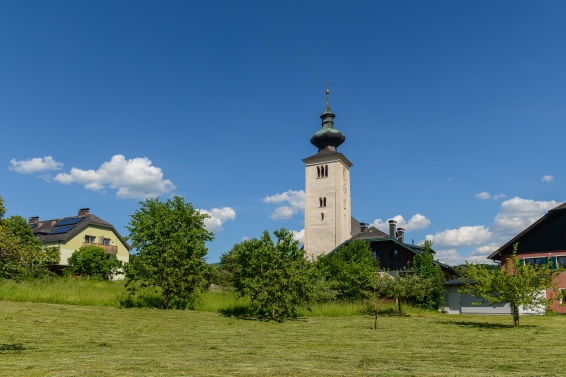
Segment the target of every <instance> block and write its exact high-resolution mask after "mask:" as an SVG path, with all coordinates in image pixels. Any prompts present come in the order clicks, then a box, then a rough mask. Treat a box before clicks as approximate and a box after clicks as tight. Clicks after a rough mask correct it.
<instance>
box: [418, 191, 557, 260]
mask: <svg viewBox="0 0 566 377" xmlns="http://www.w3.org/2000/svg"><path fill="white" fill-rule="evenodd" d="M558 204H559V203H558V202H556V201H554V200H550V201H535V200H532V199H523V198H519V197H515V198H512V199H508V200H505V201H504V202H502V203H501V207H500V208H501V210H500V211H499V213H498V214H497V215H496V216H495V219H494V221H493V224H492V225H491V226H490V227H486V226H484V225H474V226H462V227H460V228H457V229H447V230H444V231H441V232H436V233H435V234H434V235H432V234H429V235H427V236H426V239H429V240H432V241H433V242H434V246H433V248H434V250H435V251H436V252H437V254H436V257H437V258H438V259H439V260H440V261H443V262H446V263H451V264H457V263H462V262H463V261H464V260H465V259H467V260H469V261H478V262H484V263H489V261H487V260H486V259H485V258H486V257H487V256H488V255H489V254H491V253H492V252H494V251H495V250H497V249H498V248H499V247H501V246H502V245H503V244H505V243H506V242H508V241H509V240H510V239H512V238H513V237H515V236H516V235H517V234H519V233H520V232H522V231H523V230H525V229H526V228H527V227H529V226H530V225H531V224H532V223H534V222H535V221H537V220H538V219H539V218H541V217H542V216H543V215H544V214H545V213H546V212H548V211H549V210H551V209H552V208H554V207H556V206H557V205H558ZM461 247H473V248H474V249H473V250H472V251H471V252H470V253H469V255H468V257H462V256H460V255H459V254H458V252H457V250H456V248H461Z"/></svg>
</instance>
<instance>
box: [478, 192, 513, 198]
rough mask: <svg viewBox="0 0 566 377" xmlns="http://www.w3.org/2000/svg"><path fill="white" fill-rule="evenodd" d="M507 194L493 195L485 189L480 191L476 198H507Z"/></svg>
mask: <svg viewBox="0 0 566 377" xmlns="http://www.w3.org/2000/svg"><path fill="white" fill-rule="evenodd" d="M506 196H507V195H505V194H497V195H493V196H491V194H490V193H489V192H487V191H483V192H480V193H479V194H476V198H478V199H481V200H487V199H493V200H498V199H502V198H505V197H506Z"/></svg>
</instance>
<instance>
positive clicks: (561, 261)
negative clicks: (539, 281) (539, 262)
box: [556, 255, 566, 268]
mask: <svg viewBox="0 0 566 377" xmlns="http://www.w3.org/2000/svg"><path fill="white" fill-rule="evenodd" d="M556 262H557V264H558V267H561V268H566V256H564V255H563V256H560V257H556Z"/></svg>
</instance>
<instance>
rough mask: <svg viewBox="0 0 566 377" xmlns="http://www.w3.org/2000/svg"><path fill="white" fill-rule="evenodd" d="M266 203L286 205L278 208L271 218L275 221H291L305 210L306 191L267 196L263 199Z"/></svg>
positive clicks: (289, 191)
mask: <svg viewBox="0 0 566 377" xmlns="http://www.w3.org/2000/svg"><path fill="white" fill-rule="evenodd" d="M261 201H262V202H264V203H276V204H279V203H285V205H283V206H280V207H277V208H276V209H275V210H274V211H273V213H272V214H271V215H270V216H269V217H271V218H272V219H273V220H282V219H290V218H291V217H292V216H293V215H295V214H296V213H299V212H300V211H304V209H305V191H304V190H299V191H294V190H288V191H286V192H284V193H282V194H275V195H271V196H266V197H265V198H263V199H261Z"/></svg>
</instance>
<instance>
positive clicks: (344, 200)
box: [342, 199, 346, 209]
mask: <svg viewBox="0 0 566 377" xmlns="http://www.w3.org/2000/svg"><path fill="white" fill-rule="evenodd" d="M342 202H344V209H346V199H343V200H342Z"/></svg>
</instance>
